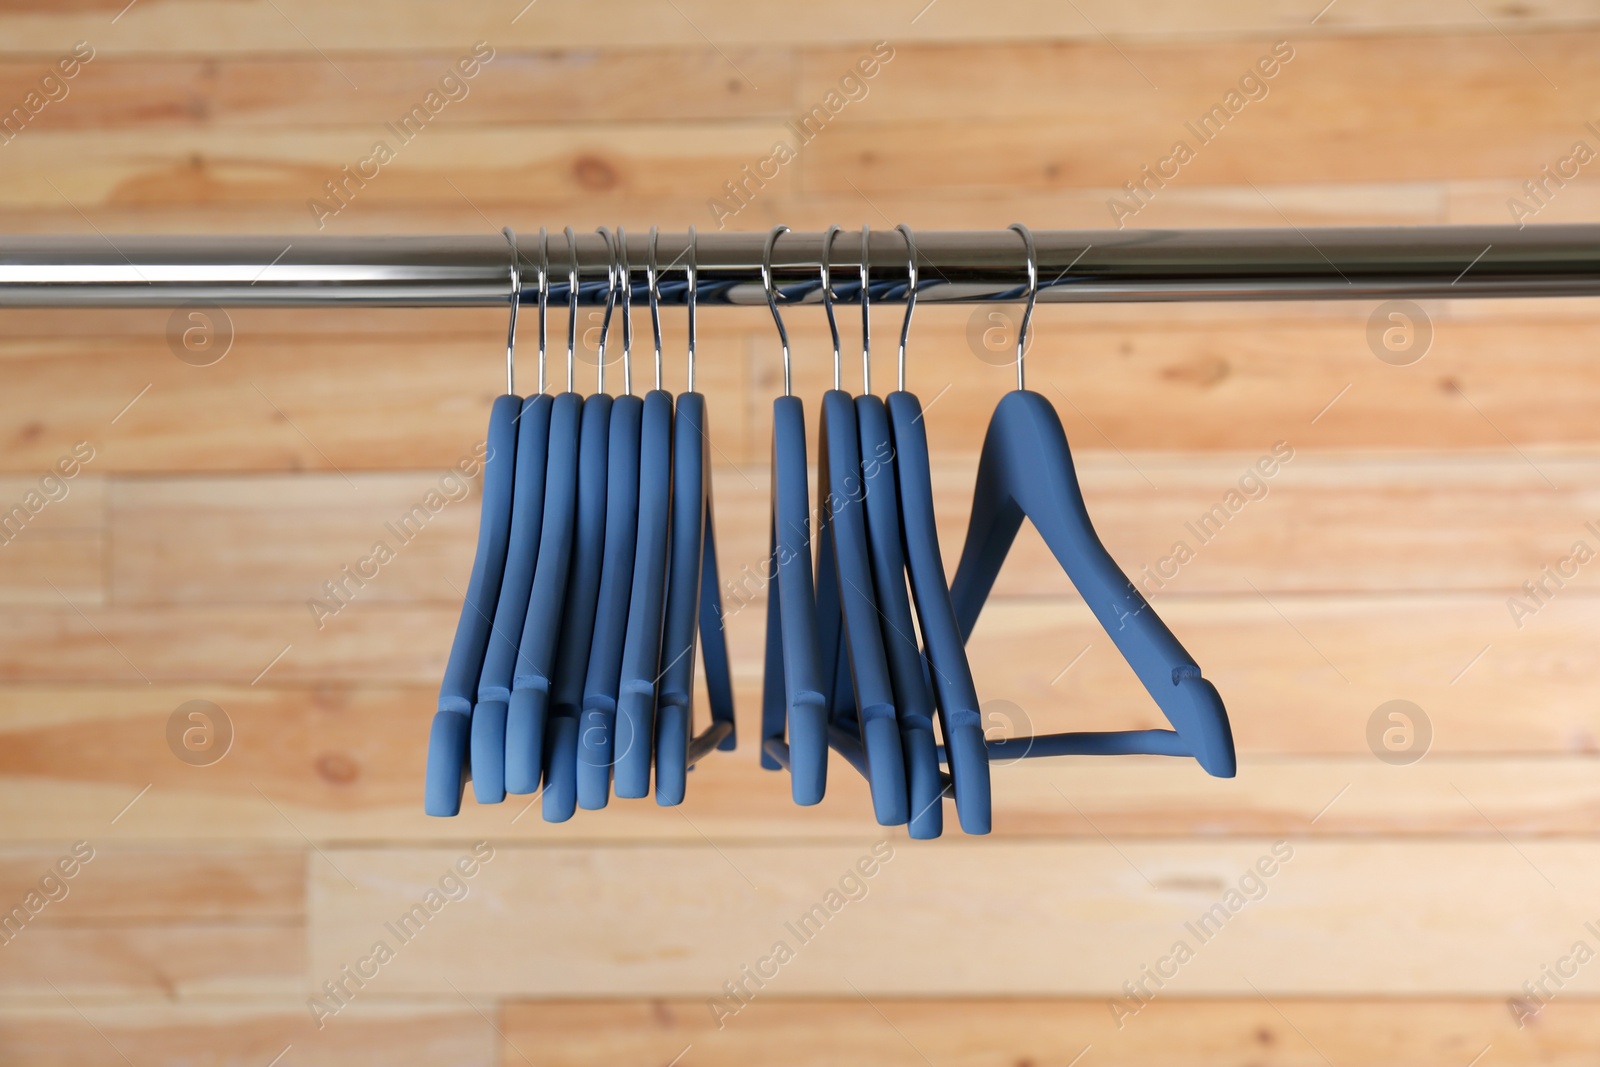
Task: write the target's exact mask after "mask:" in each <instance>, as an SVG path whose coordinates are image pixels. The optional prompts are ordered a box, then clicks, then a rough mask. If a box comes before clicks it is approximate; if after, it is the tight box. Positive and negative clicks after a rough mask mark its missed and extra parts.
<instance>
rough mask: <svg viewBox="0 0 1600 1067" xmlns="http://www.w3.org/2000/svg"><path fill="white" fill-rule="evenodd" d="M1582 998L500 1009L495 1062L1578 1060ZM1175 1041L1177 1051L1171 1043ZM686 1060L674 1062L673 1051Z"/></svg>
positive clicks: (1587, 1039) (1439, 1066)
mask: <svg viewBox="0 0 1600 1067" xmlns="http://www.w3.org/2000/svg"><path fill="white" fill-rule="evenodd" d="M1593 1010H1594V1002H1593V1000H1592V999H1589V998H1583V997H1579V996H1574V997H1573V998H1572V999H1571V1000H1569V1001H1564V1002H1557V1003H1555V1004H1553V1005H1552V1006H1551V1007H1550V1008H1549V1010H1548V1011H1547V1012H1545V1013H1543V1014H1541V1015H1540V1017H1539V1019H1538V1025H1537V1026H1529V1027H1525V1028H1523V1029H1520V1030H1519V1029H1518V1028H1517V1026H1516V1024H1515V1023H1514V1022H1513V1020H1512V1014H1511V1013H1510V1012H1509V1011H1507V1009H1506V1004H1505V1002H1504V1001H1503V1000H1496V999H1487V998H1486V999H1479V1000H1432V999H1429V1000H1421V999H1408V1000H1398V1001H1380V1000H1368V999H1348V1000H1339V1001H1317V1000H1306V999H1302V998H1279V997H1274V998H1272V999H1271V1000H1270V1001H1263V1000H1262V999H1261V998H1259V997H1249V998H1240V999H1237V1000H1220V999H1207V998H1199V997H1172V998H1158V999H1156V1000H1154V1001H1153V1002H1152V1003H1151V1004H1150V1005H1149V1006H1148V1007H1146V1008H1144V1009H1143V1010H1142V1011H1141V1012H1140V1013H1139V1014H1138V1015H1137V1016H1136V1017H1134V1018H1131V1019H1124V1020H1123V1026H1122V1027H1121V1028H1120V1029H1119V1028H1117V1027H1116V1026H1115V1024H1114V1023H1113V1021H1112V1019H1113V1016H1112V1014H1111V1012H1110V1011H1109V1010H1108V1009H1107V1006H1106V1003H1105V1001H1103V1000H1088V999H1084V1000H1037V999H1030V1000H998V999H996V1000H907V999H903V998H891V997H872V998H871V999H870V1000H863V999H862V998H860V997H857V996H847V997H841V998H838V999H806V998H783V997H781V996H774V997H771V998H765V997H762V998H759V999H757V1000H755V1001H753V1002H752V1003H751V1004H750V1006H749V1007H747V1008H746V1009H744V1010H743V1011H741V1012H740V1013H739V1015H738V1016H737V1018H735V1019H732V1020H726V1021H725V1023H724V1025H723V1026H722V1027H721V1028H720V1029H719V1028H718V1027H717V1026H716V1024H715V1023H714V1022H713V1019H712V1015H711V1013H710V1012H709V1011H707V1010H706V1006H705V1004H704V1003H702V1002H696V1001H689V1000H679V999H673V1000H652V1001H632V1002H629V1001H623V1002H620V1003H619V1002H616V1001H602V1002H597V1001H587V1002H586V1001H570V1000H568V1001H555V1002H550V1003H541V1002H527V1001H513V1002H512V1003H510V1004H509V1005H507V1007H506V1011H505V1036H506V1044H507V1046H508V1048H507V1050H506V1054H505V1057H504V1059H503V1060H502V1063H503V1064H504V1065H505V1067H513V1065H514V1064H517V1063H521V1062H523V1061H522V1059H521V1058H520V1056H519V1054H518V1050H519V1049H527V1050H529V1051H530V1052H531V1051H532V1050H534V1049H537V1050H539V1052H540V1053H541V1054H542V1056H543V1060H542V1062H545V1063H549V1064H551V1065H552V1067H557V1065H559V1067H569V1065H572V1067H575V1065H577V1064H587V1063H593V1062H594V1061H595V1060H596V1059H597V1058H601V1057H605V1056H619V1057H620V1056H630V1057H633V1058H634V1059H635V1061H636V1062H645V1061H647V1060H649V1061H651V1062H661V1063H665V1062H668V1061H670V1060H671V1058H672V1057H673V1056H674V1055H676V1054H678V1053H679V1052H681V1051H682V1050H683V1049H684V1047H685V1046H688V1047H689V1049H690V1052H689V1054H688V1055H692V1056H693V1057H694V1062H696V1063H704V1064H738V1063H748V1062H750V1061H751V1060H752V1059H760V1060H761V1061H762V1062H764V1063H771V1064H775V1065H776V1064H790V1063H793V1064H802V1063H815V1062H819V1061H820V1060H823V1059H826V1060H827V1061H828V1062H829V1063H837V1064H840V1065H841V1067H866V1065H868V1064H894V1065H904V1067H915V1065H917V1064H926V1063H928V1062H929V1061H931V1062H933V1063H937V1064H941V1065H943V1064H959V1065H960V1067H1013V1065H1015V1064H1019V1063H1060V1064H1065V1063H1070V1062H1071V1061H1072V1059H1073V1058H1074V1057H1076V1056H1082V1057H1083V1058H1084V1059H1085V1060H1087V1059H1088V1058H1089V1057H1091V1056H1092V1057H1094V1060H1095V1061H1096V1062H1100V1063H1111V1064H1118V1065H1128V1067H1133V1065H1144V1064H1168V1063H1171V1064H1177V1063H1190V1064H1202V1065H1207V1067H1224V1065H1230V1064H1237V1063H1252V1064H1261V1065H1263V1067H1314V1065H1317V1064H1326V1063H1327V1062H1329V1061H1331V1062H1333V1063H1383V1062H1405V1063H1416V1064H1423V1065H1428V1067H1456V1065H1458V1064H1461V1063H1466V1062H1470V1060H1471V1059H1472V1057H1473V1056H1476V1055H1479V1054H1480V1053H1482V1052H1483V1050H1484V1049H1485V1048H1492V1050H1493V1052H1492V1054H1493V1055H1495V1056H1497V1057H1500V1058H1501V1062H1504V1063H1511V1064H1530V1065H1531V1064H1562V1065H1567V1064H1573V1065H1575V1064H1580V1063H1585V1062H1587V1059H1586V1057H1587V1055H1588V1049H1589V1048H1590V1047H1591V1046H1592V1044H1593V1041H1594V1038H1593V1036H1592V1033H1591V1028H1592V1026H1593V1022H1592V1013H1593ZM1178 1033H1181V1034H1182V1035H1183V1040H1182V1042H1181V1048H1180V1047H1177V1046H1178V1043H1177V1042H1174V1040H1173V1036H1172V1035H1174V1034H1178ZM685 1058H686V1059H687V1058H688V1056H687V1055H686V1056H685Z"/></svg>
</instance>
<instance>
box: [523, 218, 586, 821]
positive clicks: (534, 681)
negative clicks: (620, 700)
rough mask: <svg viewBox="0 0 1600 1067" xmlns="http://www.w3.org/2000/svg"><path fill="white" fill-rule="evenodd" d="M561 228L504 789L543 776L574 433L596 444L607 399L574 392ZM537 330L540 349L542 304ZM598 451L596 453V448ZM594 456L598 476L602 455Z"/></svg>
mask: <svg viewBox="0 0 1600 1067" xmlns="http://www.w3.org/2000/svg"><path fill="white" fill-rule="evenodd" d="M566 233H567V248H568V250H569V252H570V253H571V266H570V268H569V271H568V275H567V388H566V392H564V393H562V394H561V395H560V396H558V397H556V398H555V400H554V403H553V404H552V405H551V413H550V438H549V450H548V463H547V465H546V473H545V506H544V521H543V524H542V529H541V531H540V534H539V558H538V562H537V564H536V566H535V568H534V576H533V585H532V587H531V589H530V591H529V593H528V598H527V609H526V615H525V618H524V621H523V625H522V636H521V640H520V641H519V642H518V646H517V662H516V671H515V674H514V676H513V678H512V684H511V699H510V704H509V706H508V708H507V714H506V739H505V749H506V770H505V783H506V792H508V793H532V792H535V791H536V790H537V789H538V788H539V782H540V780H541V778H542V777H543V773H544V745H545V732H546V724H547V720H548V715H549V707H550V695H551V690H552V685H553V675H554V673H555V659H556V648H557V645H558V641H559V638H560V636H561V630H562V624H563V621H564V609H565V607H566V597H567V584H568V576H569V574H570V571H571V566H572V553H573V539H574V534H575V530H576V524H577V513H578V481H579V464H580V456H579V440H580V434H583V435H585V436H588V437H589V438H591V439H592V438H593V437H595V436H596V435H598V437H599V439H600V440H601V442H602V445H603V442H604V439H605V433H606V419H607V416H608V414H609V412H610V398H596V397H591V398H590V400H594V401H597V402H596V403H593V404H590V403H586V402H585V401H584V400H583V398H582V397H580V396H579V395H578V394H577V393H576V392H574V391H573V385H574V382H573V373H572V372H573V355H574V352H575V349H576V347H577V330H578V246H577V241H576V239H575V237H574V235H573V232H572V227H570V226H569V227H567V231H566ZM539 331H540V339H541V351H543V344H542V342H543V338H544V315H543V313H542V311H541V314H540V317H539ZM541 366H542V361H541ZM601 451H602V453H603V451H604V450H603V447H602V450H601ZM598 462H599V470H600V474H601V475H602V476H603V475H604V472H605V457H604V455H603V454H601V455H600V456H599V460H598ZM602 521H603V516H602Z"/></svg>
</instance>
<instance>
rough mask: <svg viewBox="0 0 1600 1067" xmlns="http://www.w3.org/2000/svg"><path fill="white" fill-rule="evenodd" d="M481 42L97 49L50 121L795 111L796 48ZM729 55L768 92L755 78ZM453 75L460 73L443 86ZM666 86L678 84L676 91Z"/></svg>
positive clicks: (13, 72) (122, 125) (22, 84)
mask: <svg viewBox="0 0 1600 1067" xmlns="http://www.w3.org/2000/svg"><path fill="white" fill-rule="evenodd" d="M96 39H97V40H100V41H103V40H104V38H102V37H97V38H96ZM471 46H472V42H465V43H463V44H462V45H461V46H460V47H452V46H451V42H449V41H442V40H441V41H434V42H433V43H432V44H431V45H429V46H427V47H426V48H425V49H423V50H420V51H418V52H415V53H404V54H394V53H391V54H379V55H370V56H342V57H340V59H339V61H338V63H337V65H335V64H334V63H331V62H329V61H328V60H327V59H324V58H322V57H320V56H318V55H317V54H316V53H314V52H311V53H309V54H305V55H293V54H286V55H278V56H273V57H271V58H259V57H252V56H226V57H216V58H211V57H208V58H163V59H156V58H150V57H148V56H147V55H146V56H136V57H128V58H116V57H114V56H112V57H103V56H98V55H97V56H96V57H95V58H94V59H92V60H90V61H89V63H87V64H85V65H84V67H83V70H82V72H81V75H80V76H78V77H74V78H73V79H71V81H70V82H69V84H68V90H67V97H66V99H70V100H71V101H72V104H71V106H70V107H62V108H60V109H59V111H55V110H52V111H51V112H50V113H49V118H48V120H45V119H41V120H40V121H41V122H46V121H47V122H48V125H49V127H50V128H51V129H56V130H65V129H80V130H81V129H150V128H157V129H159V128H164V127H172V126H206V127H213V128H229V127H241V126H243V127H270V126H278V127H290V128H306V127H318V126H346V125H352V124H357V123H372V124H373V125H374V127H381V126H382V124H384V123H387V122H396V121H398V120H399V119H400V118H402V117H403V116H405V115H406V114H407V113H409V112H410V111H411V109H412V107H414V106H416V105H417V104H418V103H420V102H422V100H423V98H424V97H425V96H426V95H427V93H429V92H430V91H434V92H439V93H440V96H441V97H443V98H444V99H445V100H446V101H447V102H446V103H445V104H444V105H443V108H444V110H443V111H442V112H441V114H444V113H448V115H449V121H450V122H451V123H455V124H459V123H469V124H473V125H497V124H504V123H518V122H522V121H525V120H526V119H527V118H528V117H529V112H528V102H529V101H530V100H537V101H538V102H539V108H538V112H537V117H539V118H541V119H543V120H544V121H547V122H552V123H558V122H571V123H590V122H615V121H619V120H620V121H627V120H682V119H693V118H701V119H741V118H752V117H757V116H761V117H769V118H770V117H784V116H783V113H782V108H783V101H784V100H785V98H787V97H788V95H789V94H790V93H791V92H792V91H793V90H792V88H791V85H792V80H793V76H794V75H793V66H794V56H793V53H792V52H790V51H788V50H786V49H777V48H755V49H752V48H738V49H735V50H734V51H733V52H729V53H727V58H724V57H723V55H722V54H719V53H718V52H717V50H716V49H715V48H714V47H711V46H707V45H704V44H703V43H702V47H701V48H699V49H693V48H676V49H672V50H665V49H661V50H654V51H651V50H645V49H641V50H635V51H630V52H626V53H623V52H604V51H588V52H548V51H539V52H528V51H514V50H510V49H495V50H494V51H493V52H492V54H490V53H488V52H487V51H485V52H482V53H479V55H478V56H477V57H475V56H474V55H473V51H472V47H471ZM491 47H492V46H491ZM483 55H489V58H488V59H487V61H484V60H482V58H481V56H483ZM463 58H466V59H469V60H476V62H475V63H469V64H468V65H467V68H466V69H468V70H472V71H474V73H473V74H472V76H471V77H465V78H464V77H462V76H461V73H462V72H461V68H459V67H457V66H456V63H457V61H458V60H461V59H463ZM730 61H731V62H733V63H735V64H737V66H738V68H739V69H741V70H744V71H745V72H746V73H747V74H749V75H750V76H751V77H752V78H754V79H755V80H756V81H757V83H758V84H760V85H762V86H763V89H762V90H761V91H759V92H758V91H756V90H754V89H752V87H751V85H750V84H749V83H748V82H746V81H745V80H744V79H743V78H741V77H739V75H738V73H737V72H736V71H735V70H734V69H733V68H732V67H730V66H729V63H730ZM447 75H453V76H454V78H455V81H454V82H452V83H449V84H447V85H445V86H444V87H443V88H442V89H441V86H440V82H441V80H442V79H444V78H445V77H446V76H447ZM39 77H40V63H39V61H38V60H37V59H23V58H11V59H7V60H5V61H4V62H0V99H5V100H11V99H17V98H20V97H22V96H23V95H25V94H26V93H27V92H28V91H29V90H30V89H33V88H35V87H36V85H37V82H38V80H39ZM347 78H348V79H349V80H348V81H347V80H346V79H347ZM351 82H354V83H355V85H356V87H357V88H355V89H352V88H351V84H350V83H351ZM662 86H671V92H670V94H664V93H663V92H662V91H661V89H662ZM375 132H378V133H380V134H381V130H376V131H375Z"/></svg>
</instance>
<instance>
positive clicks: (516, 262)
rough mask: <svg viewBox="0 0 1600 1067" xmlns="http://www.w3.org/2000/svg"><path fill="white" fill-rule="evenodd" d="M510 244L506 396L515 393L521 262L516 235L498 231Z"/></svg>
mask: <svg viewBox="0 0 1600 1067" xmlns="http://www.w3.org/2000/svg"><path fill="white" fill-rule="evenodd" d="M500 232H501V233H503V234H505V237H506V240H507V241H508V242H509V243H510V244H511V324H510V325H509V326H507V327H506V394H507V395H508V396H514V395H516V392H517V306H518V305H519V304H521V303H522V262H521V260H520V259H519V258H518V256H517V235H516V232H515V231H514V230H512V229H511V227H510V226H506V227H503V228H502V229H501V230H500Z"/></svg>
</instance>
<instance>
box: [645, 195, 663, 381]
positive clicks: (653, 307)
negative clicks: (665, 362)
mask: <svg viewBox="0 0 1600 1067" xmlns="http://www.w3.org/2000/svg"><path fill="white" fill-rule="evenodd" d="M660 236H661V234H660V231H658V230H657V229H656V228H655V227H654V226H652V227H650V254H649V258H648V259H647V260H646V261H645V280H646V282H647V283H648V290H649V293H650V334H651V336H652V338H653V339H654V340H655V345H656V388H657V389H660V388H661V288H660V284H659V281H660V280H659V278H658V277H657V268H656V245H657V241H658V239H659V238H660Z"/></svg>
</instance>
